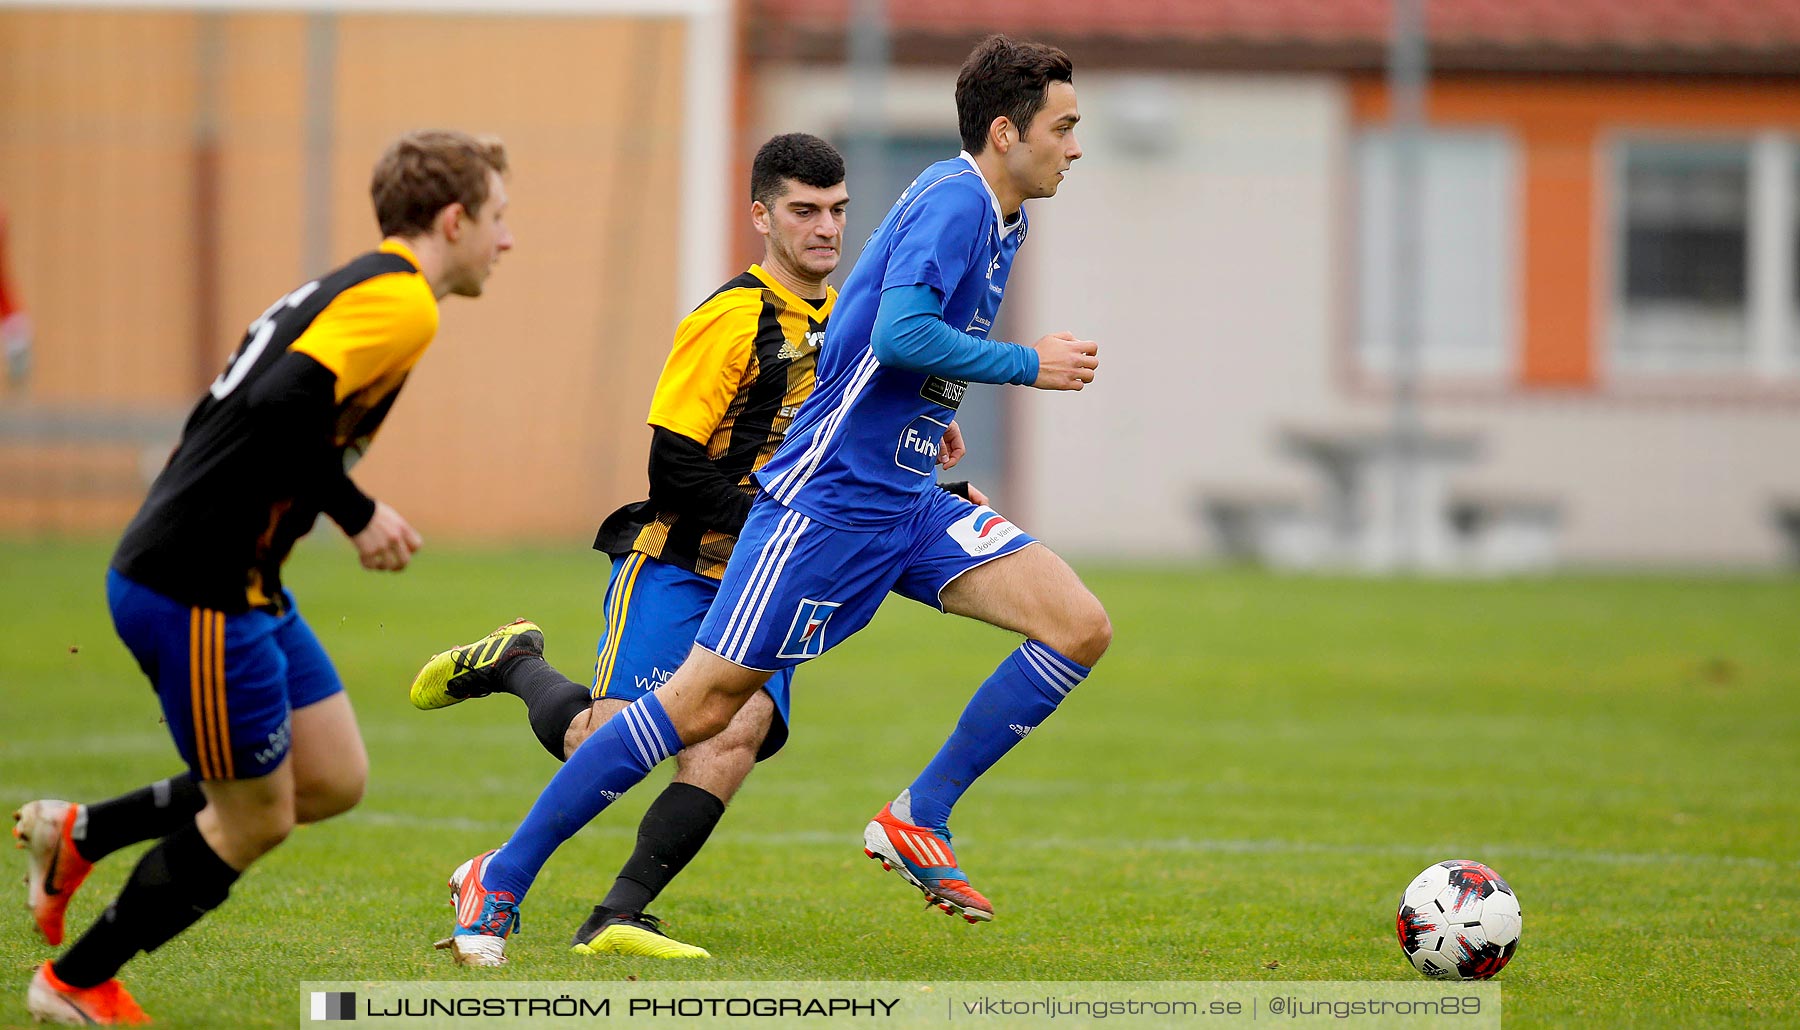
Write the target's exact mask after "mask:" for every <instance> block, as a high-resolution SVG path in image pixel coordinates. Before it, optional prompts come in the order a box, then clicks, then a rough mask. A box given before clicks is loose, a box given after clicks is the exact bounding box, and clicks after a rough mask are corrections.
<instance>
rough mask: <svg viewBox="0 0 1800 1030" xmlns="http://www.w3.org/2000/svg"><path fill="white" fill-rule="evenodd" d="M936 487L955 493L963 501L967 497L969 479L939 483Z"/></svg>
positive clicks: (948, 492)
mask: <svg viewBox="0 0 1800 1030" xmlns="http://www.w3.org/2000/svg"><path fill="white" fill-rule="evenodd" d="M938 489H940V490H942V491H944V492H945V493H947V494H955V495H956V496H958V497H960V498H962V499H963V500H965V501H966V500H968V499H969V481H968V480H966V479H958V480H957V481H955V482H953V483H939V484H938Z"/></svg>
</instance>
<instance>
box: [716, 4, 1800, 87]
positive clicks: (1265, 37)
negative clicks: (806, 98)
mask: <svg viewBox="0 0 1800 1030" xmlns="http://www.w3.org/2000/svg"><path fill="white" fill-rule="evenodd" d="M850 7H851V0H750V11H751V17H752V19H753V24H755V25H757V26H759V27H760V28H761V29H763V30H765V33H764V34H765V36H766V35H769V34H770V31H769V30H772V32H773V33H774V34H780V33H782V32H786V31H799V32H801V33H812V34H819V33H821V32H831V33H834V34H838V35H841V33H842V32H843V27H844V25H845V23H846V20H847V16H848V11H849V9H850ZM887 8H888V18H889V21H890V24H891V26H892V30H893V32H894V35H895V36H896V38H908V37H919V36H956V37H967V36H970V35H974V34H978V33H981V32H986V31H996V30H998V31H1006V32H1009V33H1019V34H1025V33H1038V34H1042V35H1045V36H1049V37H1054V38H1058V39H1065V40H1066V39H1080V38H1099V39H1109V40H1114V41H1128V40H1133V39H1136V40H1142V41H1145V42H1154V43H1157V44H1160V45H1165V46H1166V45H1169V44H1171V43H1174V44H1182V43H1185V44H1189V45H1200V46H1203V47H1206V46H1212V47H1216V46H1219V45H1245V46H1248V47H1250V48H1259V47H1261V48H1290V49H1292V48H1300V49H1303V50H1304V49H1309V48H1310V49H1318V48H1340V49H1342V48H1352V49H1356V50H1359V51H1367V50H1368V49H1369V48H1380V47H1382V46H1385V42H1386V39H1387V34H1388V29H1389V22H1390V19H1391V17H1392V15H1391V2H1390V0H888V3H887ZM1426 11H1427V14H1426V22H1427V27H1428V32H1429V35H1430V38H1431V41H1432V44H1433V47H1434V48H1451V49H1455V50H1463V51H1514V52H1517V51H1530V50H1535V49H1548V50H1551V51H1557V52H1582V51H1587V52H1604V53H1615V54H1617V53H1629V52H1665V53H1668V52H1676V53H1679V52H1686V53H1689V54H1696V55H1699V54H1707V53H1725V54H1732V53H1735V54H1752V55H1754V54H1773V53H1776V52H1782V53H1792V52H1794V51H1795V50H1796V48H1800V0H1426ZM1765 70H1779V69H1774V68H1770V69H1765ZM1794 71H1795V72H1796V73H1800V68H1795V69H1794Z"/></svg>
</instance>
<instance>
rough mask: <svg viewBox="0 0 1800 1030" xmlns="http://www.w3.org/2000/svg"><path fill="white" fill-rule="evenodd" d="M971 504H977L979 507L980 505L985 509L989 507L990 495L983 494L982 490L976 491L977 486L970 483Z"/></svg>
mask: <svg viewBox="0 0 1800 1030" xmlns="http://www.w3.org/2000/svg"><path fill="white" fill-rule="evenodd" d="M969 502H970V503H971V504H977V505H980V506H981V507H983V508H985V507H987V506H988V495H987V494H984V493H982V492H981V491H980V490H977V489H975V484H974V483H970V484H969Z"/></svg>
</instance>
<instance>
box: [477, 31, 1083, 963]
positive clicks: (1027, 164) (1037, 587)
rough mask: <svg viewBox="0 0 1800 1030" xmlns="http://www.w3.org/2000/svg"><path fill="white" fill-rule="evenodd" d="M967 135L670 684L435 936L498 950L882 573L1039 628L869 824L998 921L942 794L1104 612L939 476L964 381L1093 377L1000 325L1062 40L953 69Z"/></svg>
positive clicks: (869, 265) (910, 218) (539, 808)
mask: <svg viewBox="0 0 1800 1030" xmlns="http://www.w3.org/2000/svg"><path fill="white" fill-rule="evenodd" d="M956 106H957V117H958V123H959V128H960V131H961V136H962V141H963V145H964V147H965V148H966V149H965V151H964V153H963V154H961V155H960V156H958V157H957V158H955V159H953V160H948V161H942V162H939V163H937V164H935V165H932V166H931V167H930V168H928V169H926V170H925V171H924V172H923V173H922V174H921V175H920V176H919V177H918V178H917V179H916V180H914V181H913V183H912V185H911V186H909V187H908V188H907V190H906V192H905V193H903V194H901V196H900V199H899V200H898V201H896V202H895V204H894V207H893V208H892V210H890V211H889V212H888V215H887V217H886V218H885V219H884V220H883V221H882V223H881V226H880V228H878V229H877V230H876V231H875V234H874V235H873V236H872V237H870V240H869V242H868V244H867V245H866V247H865V248H864V251H863V257H862V260H861V261H860V262H859V263H858V265H857V267H856V269H855V271H853V272H852V273H851V275H850V279H849V281H848V282H847V283H846V284H845V286H844V290H843V292H842V293H841V294H840V296H839V299H838V304H837V309H836V312H835V313H834V314H833V316H832V320H831V324H830V325H829V327H828V328H827V330H826V335H825V342H824V345H823V347H822V348H821V350H820V352H819V358H818V382H817V386H816V388H815V390H814V392H813V395H812V396H811V398H809V399H808V401H807V402H806V404H805V405H804V406H803V407H802V409H801V411H800V413H799V416H798V417H797V418H796V419H795V421H794V424H793V425H792V426H791V427H790V428H789V430H788V433H787V436H786V439H785V440H784V441H783V443H782V445H781V447H780V448H779V449H778V450H777V451H776V453H775V455H774V456H773V457H772V458H771V459H770V460H769V462H768V463H767V464H766V465H764V466H763V468H762V469H761V470H759V471H758V472H757V473H756V476H755V479H756V482H757V484H758V485H759V486H760V487H761V489H762V493H761V494H760V495H759V496H758V498H757V500H756V502H755V504H754V505H753V506H752V508H751V511H750V515H749V519H748V521H747V522H746V523H745V525H744V528H743V531H742V532H741V534H740V535H739V538H738V544H737V547H736V550H735V552H734V559H733V561H732V562H731V564H730V565H729V567H728V568H727V569H726V571H725V576H724V579H723V580H722V582H721V583H720V586H719V591H718V595H717V598H716V600H715V601H714V603H713V606H712V608H711V610H710V611H709V612H708V614H707V616H706V619H705V621H704V622H703V623H702V624H701V627H700V632H699V635H698V636H697V638H696V640H695V646H694V649H693V650H692V652H690V653H689V655H688V657H687V659H686V661H684V662H683V664H682V666H681V668H680V669H678V670H677V671H676V672H675V674H674V675H673V676H672V677H671V678H670V679H669V681H668V682H667V683H665V684H663V685H662V686H661V687H659V688H657V689H656V690H655V691H654V692H652V693H649V694H646V695H644V696H643V697H642V698H640V699H638V700H637V701H635V702H633V703H632V704H630V705H629V706H627V707H626V708H624V709H622V710H621V711H620V712H619V713H618V714H617V715H614V716H613V717H612V718H610V719H609V720H608V721H607V722H606V723H605V724H603V725H602V726H601V727H600V728H599V729H598V730H597V731H595V732H594V734H593V735H592V736H591V737H589V738H588V740H586V741H585V742H584V743H583V744H582V745H581V746H580V747H579V748H578V749H576V751H575V753H574V754H573V755H571V756H570V757H569V759H568V761H567V763H565V764H564V765H563V767H562V768H561V769H560V770H558V772H557V774H556V776H555V777H554V778H553V779H552V780H551V782H550V784H549V786H548V787H547V788H546V789H545V790H544V792H543V793H542V794H541V795H540V796H539V799H538V801H537V803H536V804H535V805H533V807H532V809H531V811H530V813H529V814H528V815H527V816H526V818H525V821H524V822H523V823H522V824H521V825H520V826H519V828H518V830H517V831H516V832H515V833H514V834H513V835H512V836H511V838H510V839H509V840H508V841H507V842H506V844H505V845H503V846H502V847H500V848H498V849H495V850H492V851H488V852H484V853H483V854H481V855H477V856H476V857H475V858H474V859H471V860H470V862H469V863H468V868H467V869H466V870H464V871H463V872H462V875H461V876H460V877H459V878H458V882H459V888H458V897H457V915H456V926H455V930H454V932H453V935H452V936H451V938H450V939H448V940H447V941H445V942H443V943H444V946H445V947H448V948H450V949H451V950H452V954H453V955H454V956H455V958H456V960H457V961H458V962H461V963H465V964H472V965H499V964H500V963H502V962H504V961H505V942H506V938H507V936H508V935H509V934H510V933H511V932H512V930H513V929H514V928H515V927H516V926H517V924H518V906H519V903H520V902H521V901H522V900H523V899H524V896H525V892H526V891H527V889H528V888H529V887H530V885H531V882H532V880H533V879H534V878H535V877H536V875H537V873H538V871H539V870H540V869H541V868H542V867H543V864H544V862H545V861H546V860H548V858H549V856H550V854H551V853H552V852H553V851H554V850H555V849H556V847H557V846H559V845H560V844H561V843H562V842H563V841H564V840H567V839H568V838H569V837H570V836H571V835H573V834H574V833H575V831H576V830H578V829H580V828H581V827H582V826H583V825H585V824H586V823H587V822H588V821H590V820H591V819H593V818H594V816H596V815H597V814H599V812H600V811H601V810H603V809H604V808H605V807H606V806H607V805H608V804H609V803H610V802H611V801H612V800H614V799H615V798H617V797H618V796H619V795H620V794H622V793H623V792H624V791H625V790H627V789H629V788H630V787H631V786H633V785H634V784H636V783H637V782H639V781H640V780H642V779H643V778H644V776H645V775H647V774H648V772H649V771H650V769H651V768H653V767H654V766H655V765H657V764H658V763H659V762H661V761H662V760H663V759H665V758H667V757H669V756H670V755H672V754H674V753H675V752H676V751H679V750H681V749H682V748H683V747H686V746H689V745H692V744H695V743H697V742H699V741H702V740H707V739H709V738H711V737H712V736H713V735H715V734H717V733H719V732H721V731H722V730H724V729H725V728H726V727H727V726H728V725H729V724H730V723H731V721H732V718H733V716H734V715H735V714H736V713H737V711H738V710H739V708H740V707H741V706H742V705H743V704H744V703H745V702H746V700H747V699H749V698H750V697H752V696H754V695H755V694H756V692H757V691H758V690H759V689H760V688H761V686H762V684H763V683H764V681H765V680H767V679H768V678H769V677H770V676H771V675H772V674H774V673H776V672H779V671H781V670H786V669H792V668H794V667H795V666H798V665H800V664H801V663H803V662H805V661H807V660H808V659H811V658H816V657H818V656H819V655H821V654H823V653H825V651H826V650H827V649H829V648H830V647H831V646H833V645H834V644H836V643H838V642H839V641H841V640H843V639H845V638H847V637H848V636H850V635H851V634H852V633H855V632H856V631H857V630H859V629H861V628H862V627H863V626H864V625H866V624H867V623H868V621H869V619H870V618H871V617H872V616H873V615H874V613H875V609H876V608H877V606H879V605H880V603H881V601H882V599H883V598H884V597H885V596H886V595H887V594H888V593H889V592H890V591H892V592H895V593H899V594H901V595H903V596H905V597H909V598H912V599H913V600H916V601H920V602H922V603H925V604H929V605H931V606H933V607H935V608H938V609H940V610H942V611H946V612H953V613H955V614H958V615H966V616H969V617H972V618H976V619H979V620H981V621H983V622H987V623H989V624H991V625H994V626H998V627H1001V628H1003V629H1008V630H1012V631H1014V632H1017V633H1020V634H1022V635H1023V636H1025V637H1026V640H1025V642H1024V643H1023V644H1022V645H1020V646H1019V647H1018V648H1017V649H1016V650H1014V651H1013V652H1012V654H1010V655H1009V656H1007V658H1006V659H1005V660H1004V661H1002V662H1001V663H1000V666H999V668H998V669H996V670H995V671H994V673H993V674H992V675H990V676H989V677H988V678H987V680H986V681H985V682H983V683H982V684H981V686H980V687H979V688H978V689H977V690H976V692H975V695H974V697H973V698H972V699H971V700H970V702H969V704H968V706H967V708H966V709H965V710H964V711H963V713H962V716H961V718H960V719H959V720H958V722H957V724H956V727H955V729H954V730H953V731H952V732H951V734H950V737H949V739H948V740H947V741H946V742H945V743H944V745H943V747H942V748H941V749H940V750H939V751H938V753H937V755H936V756H935V757H933V758H932V760H931V761H930V763H928V764H927V765H926V767H925V769H924V770H923V771H922V772H921V773H920V774H919V775H918V777H917V778H916V779H914V780H913V782H912V783H911V784H910V785H909V786H907V787H906V788H905V789H903V790H901V791H900V793H899V795H898V797H896V798H895V799H894V800H893V801H892V802H891V803H889V804H888V805H887V806H885V807H884V808H883V809H882V810H881V812H880V813H879V814H878V815H877V816H876V817H875V819H874V820H873V821H871V822H870V823H869V825H868V827H867V828H866V829H865V831H864V835H863V840H864V851H865V853H866V854H868V855H869V857H871V858H877V859H879V860H880V861H881V862H882V864H883V866H884V867H885V868H891V869H894V870H896V871H898V872H899V873H900V874H901V875H902V876H903V877H905V878H906V879H907V881H908V882H910V883H912V884H913V885H914V886H916V887H918V888H919V889H920V890H921V891H923V892H924V893H925V895H926V897H927V898H928V899H929V900H930V901H932V902H933V903H935V904H936V905H938V906H939V907H940V908H942V909H943V910H944V911H946V912H951V913H955V914H959V915H962V916H963V917H964V918H966V919H968V920H969V921H971V922H976V921H981V920H987V919H992V918H993V914H994V910H993V906H991V905H990V904H989V903H988V901H987V899H986V898H984V897H982V896H981V894H980V893H979V892H977V891H976V890H975V889H974V888H973V887H971V886H970V885H969V882H968V877H967V876H966V875H965V874H964V873H963V872H962V870H961V869H960V868H958V866H957V860H956V857H955V855H954V853H953V852H952V851H951V848H950V830H949V818H950V810H951V808H952V807H953V806H954V805H955V803H956V801H957V800H958V799H959V798H960V797H961V796H962V794H963V792H964V791H965V790H967V789H968V787H969V785H970V784H972V783H973V782H974V781H975V779H976V778H977V777H979V776H980V775H981V774H982V773H984V772H986V771H987V770H988V769H989V768H990V767H992V766H993V764H994V763H995V762H996V761H998V760H999V759H1000V758H1001V757H1002V756H1003V755H1005V754H1006V752H1007V751H1009V750H1010V749H1011V748H1012V746H1013V745H1015V744H1017V743H1018V742H1019V741H1020V740H1022V739H1024V737H1025V735H1026V734H1028V733H1029V732H1030V731H1031V730H1032V729H1033V728H1035V727H1036V726H1038V725H1039V724H1040V723H1041V722H1042V721H1043V720H1044V719H1045V718H1046V717H1048V716H1049V715H1050V713H1051V712H1053V711H1054V710H1055V709H1056V707H1057V705H1058V704H1059V703H1060V702H1061V701H1062V699H1063V698H1064V697H1066V696H1067V695H1068V694H1069V692H1070V691H1071V690H1072V689H1074V687H1075V686H1076V685H1077V684H1079V683H1080V682H1081V681H1082V680H1083V679H1085V678H1086V677H1087V675H1088V672H1089V670H1090V668H1091V667H1092V666H1093V665H1094V663H1095V662H1096V661H1098V660H1099V658H1100V656H1101V655H1102V654H1104V653H1105V651H1106V648H1107V646H1108V644H1110V643H1111V639H1112V627H1111V624H1110V623H1109V622H1108V620H1107V617H1106V612H1105V609H1104V608H1102V607H1101V605H1100V602H1099V601H1098V600H1097V599H1096V598H1095V597H1094V596H1093V594H1091V593H1090V592H1089V591H1088V590H1087V588H1086V587H1084V586H1083V585H1082V583H1081V581H1080V580H1079V579H1078V578H1077V577H1076V575H1075V573H1074V572H1073V571H1072V570H1071V569H1070V568H1069V566H1068V565H1067V564H1065V563H1064V562H1063V561H1062V559H1060V558H1058V557H1057V556H1056V555H1055V554H1053V553H1051V552H1050V550H1049V549H1048V548H1046V547H1043V546H1041V545H1040V546H1032V545H1033V544H1035V543H1036V541H1035V540H1033V539H1032V538H1031V537H1030V536H1028V535H1027V534H1025V533H1024V532H1023V531H1022V530H1020V529H1019V528H1018V527H1017V526H1015V525H1013V524H1012V523H1010V522H1008V521H1007V520H1006V519H1005V518H1003V517H1002V516H1000V515H999V514H998V513H997V512H995V511H994V510H993V509H992V508H989V507H986V506H983V505H976V504H973V503H971V502H969V501H966V500H963V499H961V498H957V497H954V496H951V495H948V494H946V493H944V492H943V491H941V490H938V489H936V488H935V478H934V471H935V467H936V466H938V465H940V464H944V463H947V462H949V461H951V460H952V459H953V458H954V457H955V456H956V455H958V454H960V452H961V450H962V442H961V438H960V433H959V432H958V431H957V430H956V428H955V424H954V421H953V419H954V416H955V412H956V407H957V404H958V403H959V402H960V401H961V399H962V393H963V389H964V387H965V386H966V384H967V383H968V382H970V381H976V382H989V383H1010V384H1015V385H1022V386H1033V387H1036V388H1038V389H1045V390H1080V389H1082V388H1083V387H1084V386H1085V385H1086V384H1088V383H1090V382H1092V381H1093V379H1094V375H1095V371H1096V369H1097V368H1098V365H1099V362H1098V358H1097V348H1096V346H1095V344H1093V343H1092V342H1089V341H1085V340H1080V339H1078V338H1076V337H1075V336H1073V335H1072V334H1069V333H1055V334H1051V335H1049V336H1045V337H1042V338H1041V339H1039V340H1038V341H1037V342H1036V343H1035V344H1033V345H1031V346H1021V345H1018V344H1013V343H1003V342H998V341H991V340H989V339H988V338H987V337H988V332H989V330H990V329H991V328H992V326H993V324H994V319H995V317H996V315H997V314H998V311H999V307H1000V301H1001V299H1002V297H1003V296H1004V295H1005V292H1006V283H1007V278H1008V274H1009V273H1010V271H1011V268H1012V262H1013V257H1014V256H1015V254H1016V253H1017V251H1018V248H1019V245H1020V244H1021V243H1022V242H1023V241H1024V238H1025V235H1026V231H1027V222H1026V217H1025V212H1024V203H1025V201H1027V200H1029V199H1033V198H1040V197H1049V196H1052V195H1054V194H1055V192H1056V189H1057V186H1058V185H1059V184H1060V183H1061V181H1062V178H1063V174H1064V173H1065V172H1066V171H1067V170H1068V168H1069V166H1070V164H1071V163H1072V162H1074V161H1075V160H1076V159H1077V158H1079V157H1080V156H1081V148H1080V145H1079V144H1078V143H1077V142H1076V139H1075V124H1076V122H1077V121H1078V120H1079V118H1080V114H1079V112H1078V110H1077V106H1076V100H1075V89H1074V85H1073V70H1072V67H1071V64H1070V62H1069V59H1068V57H1067V55H1065V54H1064V53H1063V52H1062V51H1060V50H1057V49H1056V48H1054V47H1050V46H1045V45H1042V44H1035V43H1019V42H1014V41H1012V40H1008V39H1006V38H1005V37H1000V36H995V37H991V38H989V39H987V40H985V41H983V42H982V43H981V44H980V45H978V46H977V47H976V48H975V50H974V52H973V53H971V54H970V55H969V58H968V60H967V61H966V62H965V63H964V65H963V68H962V71H961V73H960V74H959V75H958V78H957V83H956Z"/></svg>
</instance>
